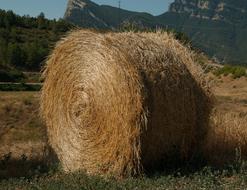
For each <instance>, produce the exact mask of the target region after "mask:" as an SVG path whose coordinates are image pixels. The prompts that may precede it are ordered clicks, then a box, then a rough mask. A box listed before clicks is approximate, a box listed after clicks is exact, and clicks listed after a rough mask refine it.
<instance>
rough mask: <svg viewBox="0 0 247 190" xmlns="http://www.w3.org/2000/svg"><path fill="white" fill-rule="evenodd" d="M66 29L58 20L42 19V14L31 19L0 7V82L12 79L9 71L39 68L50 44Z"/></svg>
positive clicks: (67, 28)
mask: <svg viewBox="0 0 247 190" xmlns="http://www.w3.org/2000/svg"><path fill="white" fill-rule="evenodd" d="M70 28H72V25H71V24H69V23H67V22H65V21H64V20H62V19H60V20H48V19H46V18H45V15H44V13H41V14H40V15H39V16H38V17H37V18H33V17H30V16H28V15H26V16H18V15H16V14H14V13H13V12H12V11H4V10H0V72H1V74H2V73H4V74H3V75H1V81H6V80H8V81H13V79H12V76H14V75H13V74H11V73H10V72H13V71H12V70H17V69H18V70H21V71H39V70H40V69H41V67H42V62H44V60H45V59H46V57H47V55H48V54H49V51H50V49H51V48H52V46H53V45H54V44H55V42H57V41H58V40H59V39H60V37H61V36H62V35H64V33H65V32H67V31H68V30H69V29H70ZM3 67H4V68H9V69H8V70H6V69H1V68H3ZM4 76H5V77H4Z"/></svg>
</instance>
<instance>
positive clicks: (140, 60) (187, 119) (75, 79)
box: [41, 30, 211, 176]
mask: <svg viewBox="0 0 247 190" xmlns="http://www.w3.org/2000/svg"><path fill="white" fill-rule="evenodd" d="M191 57H192V56H191V53H190V51H189V50H187V49H186V48H185V47H183V46H182V45H181V44H180V43H179V42H177V41H176V40H174V38H173V37H172V36H171V35H168V34H167V33H161V32H157V33H132V32H129V33H104V34H102V33H98V32H93V31H89V30H79V31H75V32H72V33H70V34H69V35H68V36H67V37H66V38H65V39H63V40H61V41H60V42H59V43H58V44H57V46H56V48H55V49H54V51H53V53H52V54H51V56H50V57H49V59H48V61H47V66H46V70H45V72H44V76H45V82H44V86H43V89H42V98H41V112H42V116H43V118H44V120H45V122H46V124H47V129H48V130H47V131H48V135H49V141H50V144H51V146H52V147H53V149H54V150H55V152H56V153H57V155H58V158H59V160H60V161H61V164H62V167H63V169H64V170H65V171H76V170H85V171H86V172H87V173H89V174H102V175H115V176H129V175H136V174H140V173H141V172H143V170H149V169H152V168H155V167H158V166H159V164H160V163H161V162H164V161H165V160H166V159H167V158H168V157H169V156H171V155H172V154H173V153H177V154H178V155H179V156H180V157H181V159H183V160H186V159H189V158H190V156H191V155H192V154H193V152H194V151H195V150H196V148H197V146H196V145H198V139H199V138H202V136H203V134H204V132H205V130H204V129H205V126H206V125H207V122H208V115H209V112H210V109H211V102H210V93H209V91H208V87H207V85H205V83H204V82H205V81H204V78H203V76H202V75H201V72H200V71H199V69H198V67H196V65H195V64H194V62H193V60H192V58H191Z"/></svg>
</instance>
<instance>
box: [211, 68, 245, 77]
mask: <svg viewBox="0 0 247 190" xmlns="http://www.w3.org/2000/svg"><path fill="white" fill-rule="evenodd" d="M214 74H215V75H216V76H220V75H224V76H227V75H230V74H231V75H232V76H233V78H235V79H236V78H240V77H247V73H246V68H245V67H241V66H230V65H226V66H224V67H222V68H220V69H218V70H216V71H215V72H214Z"/></svg>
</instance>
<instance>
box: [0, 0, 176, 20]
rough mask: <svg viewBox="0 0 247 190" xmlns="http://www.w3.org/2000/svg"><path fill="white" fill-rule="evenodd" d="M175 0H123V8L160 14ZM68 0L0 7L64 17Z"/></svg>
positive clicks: (4, 0) (6, 0) (22, 0)
mask: <svg viewBox="0 0 247 190" xmlns="http://www.w3.org/2000/svg"><path fill="white" fill-rule="evenodd" d="M173 1H174V0H121V7H122V8H123V9H128V10H133V11H141V12H148V13H151V14H153V15H159V14H162V13H164V12H165V11H167V9H168V6H169V4H170V3H171V2H173ZM93 2H95V3H98V4H105V5H112V6H118V0H93ZM66 5H67V0H0V9H5V10H13V11H14V12H15V13H17V14H20V15H24V14H25V15H27V14H28V15H30V16H37V15H39V13H40V12H44V13H45V15H46V17H48V18H62V17H63V15H64V12H65V9H66Z"/></svg>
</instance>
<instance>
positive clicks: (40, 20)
mask: <svg viewBox="0 0 247 190" xmlns="http://www.w3.org/2000/svg"><path fill="white" fill-rule="evenodd" d="M37 20H38V28H39V29H45V28H47V27H46V19H45V14H44V13H43V12H41V13H40V14H39V16H38V17H37Z"/></svg>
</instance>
